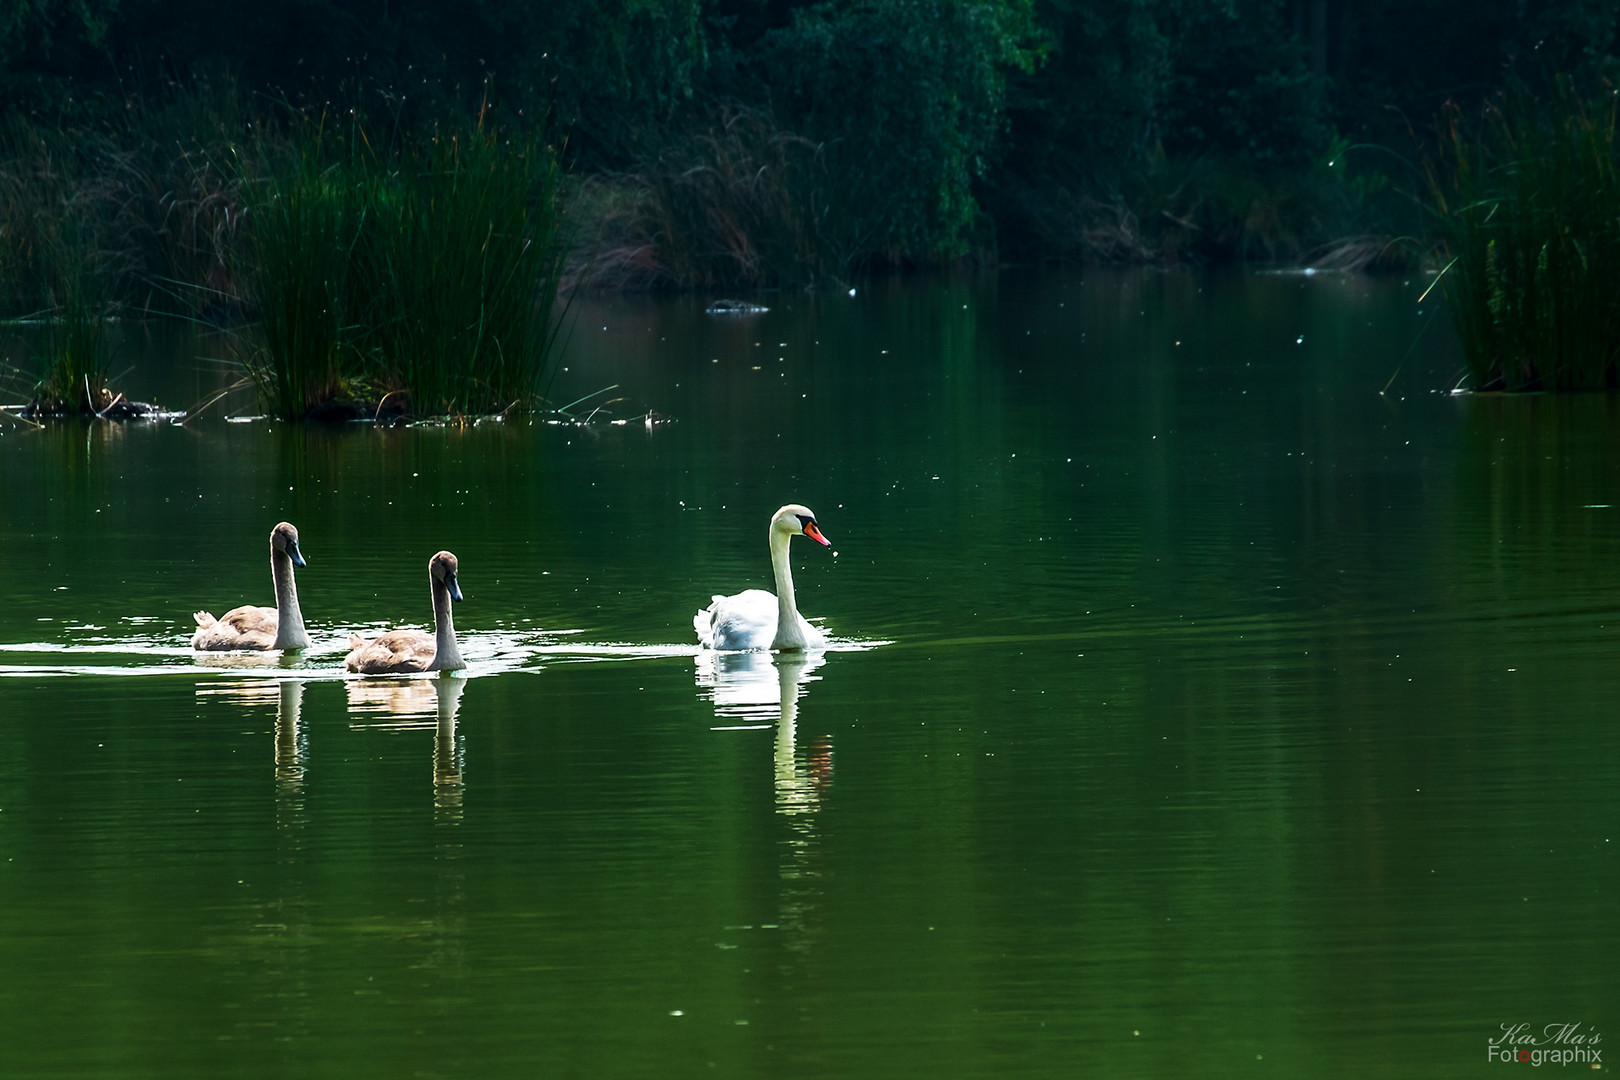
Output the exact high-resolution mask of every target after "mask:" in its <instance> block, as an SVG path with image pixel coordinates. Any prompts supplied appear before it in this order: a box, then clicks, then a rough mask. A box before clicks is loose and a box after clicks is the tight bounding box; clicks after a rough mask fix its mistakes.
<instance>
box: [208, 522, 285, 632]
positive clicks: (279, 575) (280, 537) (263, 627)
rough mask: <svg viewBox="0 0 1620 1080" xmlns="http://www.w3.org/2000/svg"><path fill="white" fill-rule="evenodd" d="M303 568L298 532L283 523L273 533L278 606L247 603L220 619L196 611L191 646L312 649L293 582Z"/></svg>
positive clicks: (273, 575) (273, 574)
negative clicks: (296, 568) (295, 573)
mask: <svg viewBox="0 0 1620 1080" xmlns="http://www.w3.org/2000/svg"><path fill="white" fill-rule="evenodd" d="M303 565H305V564H304V556H303V555H302V554H300V553H299V551H298V530H297V529H295V528H293V527H292V526H291V525H289V524H287V523H286V522H285V521H283V522H281V523H279V524H278V525H276V527H275V528H274V529H272V530H270V577H271V579H272V580H274V581H275V584H276V606H275V607H273V608H267V607H255V606H253V605H252V604H244V605H242V606H241V607H235V608H232V609H231V610H229V611H227V612H226V613H225V615H224V617H223V618H219V619H216V618H214V616H213V615H212V614H210V613H209V612H206V611H199V612H196V613H195V614H193V615H192V616H191V617H192V618H193V619H196V620H197V632H196V633H195V634H193V635H192V638H191V647H192V648H193V649H201V650H205V651H209V652H216V651H222V650H228V649H259V650H264V649H282V650H290V649H307V648H309V635H308V634H307V633H305V632H304V613H303V612H301V611H299V610H298V585H297V583H296V582H295V581H294V580H293V567H295V566H303Z"/></svg>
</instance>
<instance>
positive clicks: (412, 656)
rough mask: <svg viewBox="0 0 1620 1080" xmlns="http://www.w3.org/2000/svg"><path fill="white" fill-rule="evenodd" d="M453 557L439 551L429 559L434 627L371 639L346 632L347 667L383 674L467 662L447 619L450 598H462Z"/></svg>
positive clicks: (440, 668)
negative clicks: (427, 631) (347, 638)
mask: <svg viewBox="0 0 1620 1080" xmlns="http://www.w3.org/2000/svg"><path fill="white" fill-rule="evenodd" d="M456 570H457V564H456V557H455V556H454V555H452V554H450V553H449V552H448V551H441V552H439V553H438V554H437V555H435V556H433V558H431V559H429V560H428V585H429V586H430V587H431V589H432V591H433V630H434V632H433V633H431V634H429V633H426V632H424V631H421V630H391V631H389V632H388V633H386V634H383V635H382V636H381V637H379V638H377V639H376V640H374V641H369V642H368V641H367V640H366V639H365V638H363V637H361V636H360V635H359V634H350V635H349V649H350V652H349V657H348V659H347V660H345V661H344V662H343V664H344V666H345V667H347V668H348V669H349V670H350V671H358V672H360V673H362V674H365V675H384V674H388V673H389V672H397V671H451V670H454V669H456V668H463V667H466V666H467V665H466V664H465V663H464V662H463V661H462V659H461V649H460V648H459V647H457V645H456V627H455V624H454V623H452V622H451V620H450V601H451V600H452V599H454V600H460V599H461V586H460V585H458V584H457V583H456Z"/></svg>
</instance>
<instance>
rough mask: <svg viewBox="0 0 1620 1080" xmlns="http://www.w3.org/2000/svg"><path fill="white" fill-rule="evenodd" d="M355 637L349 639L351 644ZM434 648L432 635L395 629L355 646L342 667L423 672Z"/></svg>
mask: <svg viewBox="0 0 1620 1080" xmlns="http://www.w3.org/2000/svg"><path fill="white" fill-rule="evenodd" d="M353 643H354V638H353V637H351V638H350V644H351V645H352V644H353ZM436 652H437V649H436V647H435V645H434V641H433V636H432V635H431V634H424V633H423V632H422V631H420V630H394V631H391V632H389V633H386V634H384V635H382V636H381V637H379V638H377V640H375V641H372V642H370V643H369V644H365V645H362V646H360V647H359V648H356V649H355V650H354V651H353V652H351V653H350V654H349V657H348V659H347V660H345V661H344V666H345V667H347V668H348V669H349V670H350V671H358V672H361V673H363V674H366V675H383V674H387V673H389V672H406V671H426V670H427V669H428V667H429V666H430V665H431V664H432V663H433V657H434V655H435V653H436Z"/></svg>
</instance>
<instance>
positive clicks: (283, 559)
mask: <svg viewBox="0 0 1620 1080" xmlns="http://www.w3.org/2000/svg"><path fill="white" fill-rule="evenodd" d="M270 577H271V578H272V579H273V580H274V581H275V584H276V640H275V644H273V645H271V646H270V647H271V648H272V649H282V650H288V649H307V648H309V634H308V633H306V632H305V631H304V613H303V612H302V611H300V610H299V608H298V583H297V582H296V581H294V580H293V564H292V559H291V558H290V557H289V556H288V555H287V553H286V552H285V551H283V550H282V549H281V548H278V547H275V546H274V545H272V546H271V548H270Z"/></svg>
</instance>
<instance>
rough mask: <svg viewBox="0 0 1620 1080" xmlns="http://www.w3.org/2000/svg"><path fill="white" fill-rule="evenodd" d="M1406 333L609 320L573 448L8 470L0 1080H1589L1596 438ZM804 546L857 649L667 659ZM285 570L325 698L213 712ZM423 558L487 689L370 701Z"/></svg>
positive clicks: (979, 285) (148, 452) (91, 460)
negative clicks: (730, 599) (1520, 1041)
mask: <svg viewBox="0 0 1620 1080" xmlns="http://www.w3.org/2000/svg"><path fill="white" fill-rule="evenodd" d="M1426 284H1427V282H1426V281H1417V280H1413V281H1400V280H1380V279H1368V278H1364V277H1359V276H1336V275H1325V274H1323V275H1315V276H1300V275H1265V274H1245V275H1218V276H1198V275H1191V274H1169V275H1165V274H1158V273H1142V274H1102V273H1087V274H1079V273H1072V272H1071V273H1032V272H1030V273H1006V274H1003V275H1000V276H998V277H987V278H983V279H979V278H968V279H961V280H946V281H938V280H935V281H928V282H897V283H891V284H883V285H877V286H874V287H872V288H870V289H867V288H863V289H862V290H861V291H859V292H858V293H857V294H856V295H855V296H847V295H844V294H843V293H834V294H825V295H822V296H815V297H807V296H801V295H789V296H777V297H771V298H768V299H767V300H766V301H764V302H765V303H767V304H769V305H770V307H771V310H770V311H769V312H768V313H765V314H762V315H758V316H748V317H740V316H724V317H721V316H712V315H707V314H705V313H704V311H703V303H702V301H700V300H691V299H681V300H649V299H638V298H630V299H616V300H580V301H576V303H575V304H574V306H573V308H572V310H571V315H572V323H571V330H570V332H569V334H568V337H567V351H566V355H565V358H564V360H563V365H564V366H565V368H566V370H564V371H562V372H560V373H559V375H558V377H557V381H556V383H555V385H554V387H553V389H552V396H553V398H554V399H557V400H558V401H566V400H570V399H573V398H577V397H581V396H584V395H587V394H591V393H592V392H593V391H597V390H599V389H601V388H603V387H608V386H610V385H616V387H617V389H614V390H611V391H608V392H606V393H604V394H600V395H598V396H595V397H592V398H591V399H590V400H589V401H587V402H585V403H584V404H582V405H579V406H576V407H575V408H574V409H573V412H574V413H575V414H576V415H577V416H578V417H580V418H581V419H585V418H586V417H587V416H589V417H590V422H589V423H588V424H585V425H574V426H570V425H550V424H545V423H530V422H529V421H528V420H527V419H526V418H525V419H513V420H510V421H508V422H506V423H483V424H479V425H475V426H470V427H413V428H375V427H371V426H368V425H355V426H353V427H350V428H343V429H338V428H310V429H305V428H300V427H296V426H288V425H282V424H276V423H271V422H267V421H263V420H245V419H244V417H245V416H246V415H248V414H251V413H252V412H253V411H254V408H253V405H252V402H251V400H250V399H249V398H246V397H244V396H242V395H240V394H238V395H235V396H233V397H230V398H227V399H226V400H224V401H222V402H220V403H217V404H215V405H213V406H211V407H209V408H208V409H207V410H204V411H203V412H202V413H201V414H200V415H198V416H196V417H195V418H193V419H191V420H189V421H188V422H187V423H186V424H185V425H184V426H180V425H177V424H172V423H156V424H147V423H140V424H128V425H119V424H113V423H108V422H100V423H95V424H90V425H82V424H77V423H72V424H56V425H52V426H50V427H48V428H46V429H44V430H36V429H33V428H31V427H29V426H27V425H25V424H22V423H18V422H14V421H10V420H0V564H3V566H4V581H5V601H4V603H3V604H0V917H3V923H0V972H4V977H3V978H0V1032H3V1033H4V1039H3V1048H0V1075H4V1076H5V1077H7V1078H11V1077H134V1078H145V1077H152V1078H158V1077H161V1078H165V1080H174V1078H189V1077H210V1078H212V1077H219V1076H237V1077H259V1076H265V1077H281V1076H352V1075H373V1076H399V1077H497V1076H514V1077H516V1076H522V1077H534V1076H544V1077H551V1076H559V1077H561V1076H569V1077H619V1076H646V1077H671V1076H766V1075H781V1076H792V1077H858V1076H873V1077H876V1076H882V1077H913V1076H915V1077H939V1076H953V1077H955V1076H960V1077H990V1076H995V1077H1057V1076H1076V1075H1099V1076H1114V1077H1160V1076H1200V1077H1226V1076H1230V1077H1252V1076H1279V1077H1301V1076H1347V1077H1348V1076H1365V1075H1369V1074H1371V1075H1378V1076H1474V1075H1482V1074H1484V1073H1486V1072H1487V1071H1490V1070H1491V1069H1492V1068H1493V1067H1494V1066H1493V1064H1492V1063H1491V1062H1490V1061H1489V1058H1488V1055H1489V1052H1490V1044H1491V1040H1492V1039H1500V1038H1501V1036H1502V1034H1503V1025H1509V1026H1510V1027H1512V1026H1516V1025H1519V1024H1527V1025H1530V1027H1529V1029H1528V1030H1530V1031H1533V1032H1534V1034H1535V1035H1536V1036H1537V1037H1538V1038H1546V1037H1547V1036H1546V1035H1545V1034H1544V1032H1545V1029H1546V1028H1547V1025H1555V1026H1557V1025H1565V1024H1568V1025H1576V1028H1575V1030H1576V1031H1578V1032H1579V1035H1580V1037H1582V1038H1585V1039H1587V1040H1588V1042H1587V1043H1585V1044H1578V1043H1574V1042H1570V1041H1567V1040H1566V1042H1564V1043H1561V1044H1558V1045H1559V1046H1562V1047H1564V1048H1570V1047H1575V1046H1581V1047H1582V1048H1583V1049H1586V1050H1588V1051H1590V1050H1591V1049H1594V1048H1595V1049H1597V1050H1599V1051H1601V1050H1602V1049H1603V1048H1604V1047H1606V1046H1607V1043H1605V1042H1600V1043H1596V1044H1592V1043H1591V1042H1590V1040H1591V1039H1592V1037H1593V1036H1597V1037H1598V1038H1600V1039H1604V1040H1607V1039H1609V1038H1611V1037H1613V1036H1612V1034H1611V1033H1620V984H1617V976H1616V972H1617V970H1620V920H1617V918H1616V893H1617V885H1620V862H1617V859H1620V850H1617V849H1620V735H1617V732H1616V723H1617V719H1620V710H1617V708H1616V705H1617V702H1620V399H1616V398H1615V397H1613V396H1580V397H1567V398H1556V397H1544V396H1529V397H1521V398H1504V397H1494V396H1466V395H1464V396H1454V395H1452V394H1450V393H1449V392H1448V391H1449V390H1450V389H1451V387H1452V386H1453V385H1454V384H1455V382H1456V381H1457V378H1458V374H1459V371H1460V367H1461V363H1460V359H1459V357H1458V354H1457V351H1456V346H1455V343H1454V339H1453V335H1452V333H1451V330H1450V327H1449V325H1448V323H1447V320H1446V315H1445V312H1444V310H1443V308H1442V307H1441V306H1440V304H1439V303H1438V301H1437V299H1436V297H1433V296H1431V297H1430V298H1429V299H1428V300H1426V301H1424V302H1423V303H1421V304H1420V302H1419V297H1420V294H1421V293H1422V291H1423V288H1424V287H1425V286H1426ZM11 347H12V349H13V352H12V362H13V363H16V362H17V361H18V354H17V352H16V350H17V349H18V348H20V346H17V345H16V343H15V342H14V343H13V344H12V346H11ZM219 355H222V346H221V345H220V344H219V342H217V341H215V340H211V339H209V338H208V337H206V336H203V337H193V336H190V335H188V334H185V333H183V332H180V331H177V330H175V329H174V328H164V327H153V328H141V327H132V328H129V329H128V331H127V332H126V333H125V334H124V335H123V350H122V352H121V353H120V360H119V361H118V363H116V364H115V369H117V370H122V368H123V367H125V366H128V367H130V369H131V370H130V371H129V372H128V374H126V375H125V376H124V377H123V378H122V380H121V381H120V384H119V385H120V387H121V388H123V389H125V390H126V391H128V392H129V393H130V394H131V396H132V397H137V398H147V399H155V400H159V401H161V402H162V403H163V404H165V405H168V406H170V407H175V408H191V407H193V406H195V405H197V404H198V403H200V402H202V401H204V400H206V399H207V398H208V397H209V396H210V394H211V391H212V390H213V389H214V388H215V387H218V386H223V385H225V384H227V383H228V382H229V381H230V380H231V378H232V377H233V376H232V375H231V374H230V373H229V372H228V371H225V370H224V369H222V368H221V367H220V366H219V365H218V364H217V363H214V362H213V361H211V360H209V359H208V358H209V357H217V356H219ZM598 405H605V408H603V410H602V411H601V412H597V413H595V414H594V415H591V414H592V410H593V409H594V408H595V407H596V406H598ZM649 413H654V414H656V416H655V419H656V420H657V422H655V423H651V424H649V423H648V422H646V419H645V417H646V416H647V415H648V414H649ZM615 418H616V419H619V420H626V421H629V422H627V423H614V422H612V421H613V420H614V419H615ZM786 502H803V503H805V504H807V505H809V506H810V507H811V508H812V509H813V510H814V511H815V512H816V514H817V515H818V518H819V521H820V524H821V526H822V528H823V529H824V531H825V532H826V534H827V536H828V537H829V539H830V540H831V541H832V547H833V550H827V549H823V548H821V547H819V546H817V545H815V544H812V543H809V542H807V541H805V540H796V541H795V542H794V544H793V549H792V557H793V564H794V573H795V579H796V583H797V591H798V600H799V605H800V607H801V609H802V610H803V611H804V612H805V614H806V615H808V616H810V617H812V618H814V619H819V620H824V621H822V622H821V625H822V626H823V627H824V628H825V629H826V630H827V632H828V633H829V634H830V635H832V638H833V644H832V647H831V648H830V649H829V650H828V651H826V652H825V653H819V654H812V655H810V656H808V657H802V658H797V659H789V660H784V659H780V658H778V659H776V660H774V661H773V659H772V658H771V657H769V656H761V655H753V656H750V655H743V656H721V657H716V656H714V655H712V654H711V655H702V654H699V653H698V651H697V649H696V645H695V637H694V634H693V631H692V626H691V618H692V614H693V612H694V611H695V610H696V609H697V608H698V607H700V606H702V605H703V604H705V603H706V602H707V601H708V598H709V596H710V594H712V593H716V592H736V591H739V590H741V589H743V588H747V587H762V588H769V587H770V567H769V561H768V556H767V552H766V544H765V540H766V535H765V533H766V523H767V521H768V519H769V517H770V515H771V513H772V512H773V511H774V510H775V509H776V508H777V507H778V506H780V505H781V504H783V503H786ZM281 519H286V520H289V521H292V522H293V523H294V524H296V525H297V526H298V528H299V531H300V533H301V540H302V547H303V552H304V555H305V556H306V557H307V559H308V566H307V567H306V568H304V569H303V570H300V571H299V576H298V584H299V593H300V597H301V600H302V606H303V610H304V614H305V618H306V620H307V621H308V623H309V626H310V632H311V637H312V638H313V639H314V641H315V647H314V648H313V649H312V650H311V651H310V652H309V653H307V654H304V655H302V656H300V657H296V658H288V659H285V660H282V661H281V662H280V663H277V662H275V661H274V660H273V659H272V660H271V661H270V662H268V663H265V662H263V661H259V662H255V663H243V662H237V663H231V662H228V661H226V660H221V659H219V658H203V659H201V660H199V658H197V657H195V656H194V655H193V653H192V652H191V650H190V648H189V645H188V641H189V637H190V633H191V629H192V620H191V613H192V612H193V611H196V610H199V609H210V610H212V611H214V612H215V613H216V614H218V613H221V612H222V611H223V610H224V609H226V608H229V607H231V606H234V605H236V604H238V603H244V602H252V603H271V602H272V595H271V590H270V581H269V574H268V571H267V566H266V564H267V562H268V559H267V551H268V548H267V542H266V541H267V537H268V535H269V532H270V528H271V526H272V525H274V524H275V523H276V521H278V520H281ZM440 548H448V549H449V550H451V551H454V552H455V553H456V554H457V555H458V556H459V558H460V566H461V586H462V589H463V591H464V593H465V596H466V600H465V602H463V603H461V604H459V605H457V606H456V612H455V614H456V620H457V623H456V625H457V628H458V631H459V633H460V635H461V641H462V649H463V652H464V653H465V655H466V656H467V658H468V661H469V664H470V666H469V668H468V670H467V671H466V672H465V674H464V675H462V676H460V677H445V678H437V679H433V678H429V679H415V680H409V679H392V680H390V679H356V678H345V677H344V675H343V673H342V671H341V664H342V658H343V655H344V652H345V650H346V646H345V639H346V638H347V635H348V634H349V633H350V632H351V631H358V632H370V631H375V630H376V629H378V628H380V627H383V626H385V625H413V626H425V625H427V624H428V623H429V622H430V619H431V611H430V609H429V602H428V588H427V582H426V572H425V564H426V562H427V560H428V557H429V556H430V555H432V554H433V552H434V551H436V550H438V549H440ZM835 552H836V553H835ZM1616 1053H1617V1054H1620V1051H1616ZM1571 1067H1578V1068H1580V1069H1582V1070H1583V1071H1586V1070H1589V1068H1590V1066H1589V1065H1587V1064H1585V1063H1580V1064H1578V1065H1575V1066H1571Z"/></svg>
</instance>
